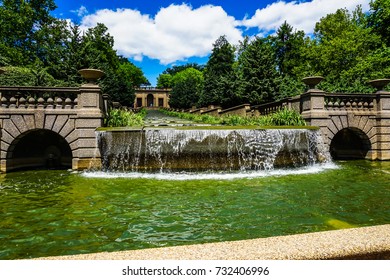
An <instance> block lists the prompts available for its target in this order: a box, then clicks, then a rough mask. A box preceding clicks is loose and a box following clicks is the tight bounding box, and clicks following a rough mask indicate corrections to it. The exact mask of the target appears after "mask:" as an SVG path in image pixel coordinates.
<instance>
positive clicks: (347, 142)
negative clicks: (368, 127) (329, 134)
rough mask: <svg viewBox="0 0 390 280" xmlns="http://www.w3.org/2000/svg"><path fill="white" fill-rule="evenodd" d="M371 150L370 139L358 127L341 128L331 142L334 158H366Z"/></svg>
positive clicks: (331, 151) (331, 152)
mask: <svg viewBox="0 0 390 280" xmlns="http://www.w3.org/2000/svg"><path fill="white" fill-rule="evenodd" d="M370 150H371V143H370V140H369V139H368V137H367V135H366V134H365V133H364V132H363V131H361V130H360V129H357V128H344V129H342V130H340V131H339V132H338V133H336V135H335V136H334V137H333V139H332V142H331V144H330V154H331V156H332V158H333V159H341V160H345V159H347V160H350V159H365V158H366V156H367V153H368V152H369V151H370Z"/></svg>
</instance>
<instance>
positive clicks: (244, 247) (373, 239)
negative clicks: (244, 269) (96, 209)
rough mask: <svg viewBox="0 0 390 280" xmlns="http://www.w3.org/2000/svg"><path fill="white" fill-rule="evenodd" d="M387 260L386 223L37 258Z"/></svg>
mask: <svg viewBox="0 0 390 280" xmlns="http://www.w3.org/2000/svg"><path fill="white" fill-rule="evenodd" d="M256 259H262V260H316V259H317V260H325V259H382V260H383V259H385V260H390V224H387V225H381V226H371V227H362V228H352V229H342V230H333V231H324V232H314V233H306V234H296V235H288V236H276V237H269V238H258V239H251V240H240V241H228V242H219V243H206V244H197V245H186V246H175V247H163V248H153V249H142V250H132V251H120V252H102V253H95V254H82V255H69V256H58V257H46V258H39V259H38V260H256Z"/></svg>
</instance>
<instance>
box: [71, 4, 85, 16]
mask: <svg viewBox="0 0 390 280" xmlns="http://www.w3.org/2000/svg"><path fill="white" fill-rule="evenodd" d="M71 12H72V13H74V14H76V15H77V16H79V17H82V16H85V15H86V14H88V10H87V8H86V7H85V6H81V7H80V8H78V9H77V10H71Z"/></svg>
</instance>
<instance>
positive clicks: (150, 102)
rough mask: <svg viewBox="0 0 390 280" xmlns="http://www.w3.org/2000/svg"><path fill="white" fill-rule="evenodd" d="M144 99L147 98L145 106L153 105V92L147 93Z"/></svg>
mask: <svg viewBox="0 0 390 280" xmlns="http://www.w3.org/2000/svg"><path fill="white" fill-rule="evenodd" d="M146 100H147V106H148V107H154V96H153V94H151V93H150V94H148V96H147V97H146Z"/></svg>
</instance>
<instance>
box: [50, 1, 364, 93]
mask: <svg viewBox="0 0 390 280" xmlns="http://www.w3.org/2000/svg"><path fill="white" fill-rule="evenodd" d="M55 2H56V4H57V6H58V8H57V9H56V10H55V11H54V12H53V14H54V15H55V16H57V17H60V18H64V19H69V20H70V21H72V22H74V23H77V24H80V25H81V26H82V28H85V29H86V28H89V27H93V26H95V25H96V23H98V22H101V23H104V24H105V25H106V26H107V27H108V30H109V33H110V34H111V35H112V36H113V37H114V39H115V46H114V47H115V49H116V50H117V52H118V54H121V55H123V56H125V57H127V58H129V59H130V61H132V62H133V63H134V64H136V65H137V66H138V67H140V68H141V69H142V70H143V72H144V73H145V75H146V77H147V78H148V79H149V81H150V82H151V84H152V85H155V84H156V78H157V76H158V75H159V74H160V73H162V72H163V71H164V70H165V69H166V68H167V67H171V66H173V65H181V64H185V63H188V62H197V63H206V62H207V60H208V56H209V54H210V51H211V49H212V44H213V43H214V42H215V40H216V39H217V38H218V37H219V36H221V35H226V37H227V39H228V40H229V42H231V43H232V44H237V43H238V42H239V41H240V40H242V38H243V37H244V36H246V35H248V36H254V35H258V36H264V35H265V34H270V33H271V34H272V33H273V32H275V30H276V29H277V28H278V27H279V26H280V25H281V24H282V23H283V22H284V21H287V22H288V23H289V24H291V25H292V26H293V27H294V28H295V29H298V30H304V31H305V32H306V33H307V34H310V33H311V32H312V31H313V28H314V26H315V23H316V22H317V21H318V20H319V19H320V18H321V17H323V16H325V15H326V14H329V13H333V12H335V11H336V10H337V9H339V8H347V9H348V10H353V9H355V7H356V6H357V5H362V8H363V11H368V10H369V2H370V0H306V1H288V0H284V1H276V0H275V1H272V0H266V1H256V0H240V1H238V0H225V1H222V0H209V1H205V0H184V1H172V0H93V1H92V0H81V1H76V0H56V1H55Z"/></svg>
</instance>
